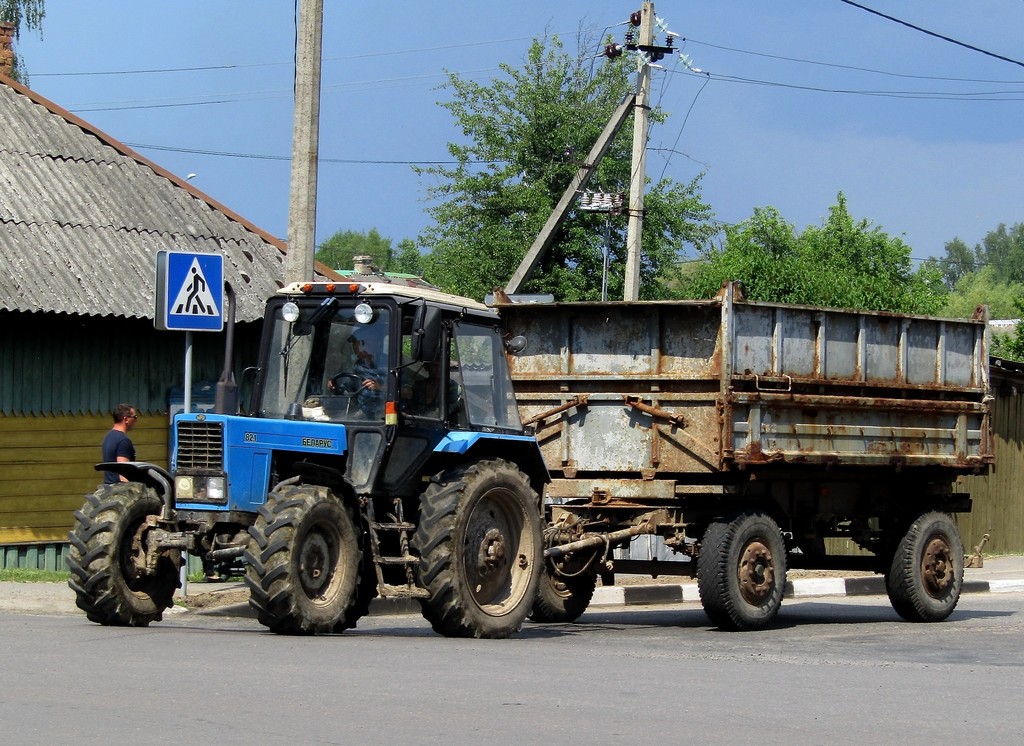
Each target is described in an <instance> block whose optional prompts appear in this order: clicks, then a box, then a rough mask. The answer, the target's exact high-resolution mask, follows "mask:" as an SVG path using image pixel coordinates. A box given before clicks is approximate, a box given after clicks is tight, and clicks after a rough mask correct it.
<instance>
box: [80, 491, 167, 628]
mask: <svg viewBox="0 0 1024 746" xmlns="http://www.w3.org/2000/svg"><path fill="white" fill-rule="evenodd" d="M162 507H163V505H162V502H161V500H160V498H159V497H157V494H156V492H155V491H154V490H152V489H150V488H148V487H146V486H145V485H143V484H139V483H138V482H120V483H118V484H110V485H103V486H101V487H100V488H99V489H97V490H96V492H95V493H93V494H92V495H86V498H85V504H84V505H83V506H82V509H81V510H79V511H76V512H75V526H74V528H73V529H72V530H71V532H70V533H68V541H70V542H71V547H70V550H69V552H68V569H69V570H71V578H70V579H69V580H68V585H70V586H71V589H72V590H73V591H74V592H75V596H76V598H75V603H76V604H77V605H78V608H80V609H82V611H84V612H85V614H86V616H87V617H88V618H89V620H90V621H93V622H96V623H97V624H103V625H109V626H117V627H146V626H148V625H149V623H150V622H158V621H160V620H161V619H162V618H163V612H164V609H166V608H168V607H169V606H170V605H171V604H172V603H173V602H174V591H175V589H176V588H177V587H178V586H179V585H180V581H179V579H178V571H179V569H180V568H181V552H180V551H178V550H176V549H175V550H167V551H166V553H164V554H161V555H160V557H159V558H158V560H157V562H156V566H155V567H154V568H152V569H151V570H149V571H147V565H146V553H147V550H148V548H149V533H150V527H149V524H148V523H147V522H146V519H147V518H148V517H149V516H153V515H159V514H160V510H161V508H162Z"/></svg>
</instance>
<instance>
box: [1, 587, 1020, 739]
mask: <svg viewBox="0 0 1024 746" xmlns="http://www.w3.org/2000/svg"><path fill="white" fill-rule="evenodd" d="M777 622H778V623H777V624H776V625H775V626H774V627H773V628H772V629H769V630H764V631H761V632H754V633H723V632H719V631H717V630H715V629H713V628H711V627H709V626H708V622H707V618H706V617H705V616H704V613H703V611H702V610H701V608H700V605H699V604H694V603H686V604H678V605H674V606H662V607H656V608H654V607H647V608H643V609H637V608H635V607H628V608H625V609H609V610H597V611H591V612H588V613H587V614H585V615H584V616H583V618H582V623H580V624H575V625H548V626H540V625H532V624H528V625H527V626H526V627H525V628H524V629H523V632H522V633H521V634H520V635H519V636H517V637H515V638H513V639H510V640H501V641H486V640H452V639H445V638H442V637H439V636H437V635H435V634H434V633H433V632H432V631H431V630H430V628H429V626H428V625H427V624H426V623H425V622H424V621H423V620H422V619H420V618H418V617H416V616H374V617H367V618H364V619H363V620H361V621H360V623H359V628H358V629H356V630H352V631H349V632H346V633H345V634H343V635H338V636H328V637H320V638H292V637H280V636H276V635H273V634H271V633H268V632H266V631H264V629H263V628H262V627H260V625H259V624H257V623H256V622H255V621H254V620H251V619H246V618H238V617H218V616H209V615H200V614H195V613H182V614H174V615H169V616H168V617H167V619H166V620H165V621H164V622H161V623H159V624H155V625H153V627H151V628H149V629H116V628H104V627H99V626H96V625H93V624H91V623H89V622H87V621H86V620H85V619H84V617H79V616H74V615H62V616H50V615H31V614H11V613H6V612H0V639H2V640H3V648H2V649H3V654H2V670H3V674H4V686H3V687H2V689H0V734H3V735H2V739H3V741H4V742H6V743H17V744H37V743H38V744H52V743H69V742H75V743H76V744H100V743H103V744H110V743H129V742H133V743H182V742H188V743H216V744H236V743H237V744H242V743H244V744H272V743H292V744H378V743H380V744H385V743H386V744H412V743H415V744H435V743H437V744H440V743H444V744H470V743H472V744H477V743H495V744H504V743H514V744H541V743H544V744H575V743H581V744H582V743H585V744H626V743H628V744H635V743H667V744H675V743H679V744H681V743H684V742H697V743H702V744H719V743H720V744H734V743H735V744H738V743H744V744H755V743H756V744H782V743H785V744H803V743H820V744H858V745H862V744H865V743H867V744H901V745H905V744H918V743H921V744H936V743H943V744H949V743H979V744H981V743H983V744H1018V743H1021V742H1022V741H1024V708H1022V707H1021V705H1022V699H1021V697H1022V695H1021V684H1022V683H1024V645H1022V644H1021V641H1022V640H1024V593H1000V594H995V593H989V594H977V595H972V596H964V597H963V598H962V599H961V601H960V606H959V607H958V609H957V610H956V612H954V614H953V616H952V617H951V618H950V619H949V620H948V621H946V622H944V623H941V624H931V625H915V624H908V623H905V622H901V621H899V620H898V618H897V617H896V615H895V613H894V612H893V611H892V610H891V608H890V607H889V604H888V601H887V599H885V597H877V596H865V597H848V598H838V599H837V598H829V599H813V600H797V599H790V600H787V602H786V603H784V604H783V607H782V611H781V613H780V615H779V617H778V620H777Z"/></svg>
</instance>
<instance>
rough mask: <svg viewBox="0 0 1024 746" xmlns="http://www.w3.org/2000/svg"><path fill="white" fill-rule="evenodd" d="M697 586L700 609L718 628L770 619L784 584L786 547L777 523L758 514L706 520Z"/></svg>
mask: <svg viewBox="0 0 1024 746" xmlns="http://www.w3.org/2000/svg"><path fill="white" fill-rule="evenodd" d="M697 587H698V589H699V591H700V600H701V604H702V605H703V606H704V612H705V613H706V614H707V615H708V618H710V619H711V621H712V622H713V623H714V624H715V625H717V626H718V627H719V628H721V629H723V630H730V631H737V630H753V629H761V628H763V627H766V626H768V625H769V624H771V622H772V621H773V620H774V619H775V616H776V614H778V613H779V607H780V606H781V605H782V596H783V593H784V591H785V588H786V547H785V544H784V542H783V540H782V532H781V531H780V529H779V526H778V524H777V523H776V522H775V521H774V520H773V519H772V518H771V517H770V516H767V515H765V514H763V513H744V514H742V515H740V516H738V517H737V518H735V519H733V520H732V521H730V522H728V523H725V522H721V521H719V522H714V523H712V524H710V525H709V526H708V528H707V531H706V532H705V533H704V538H703V540H702V541H701V546H700V554H699V555H698V557H697Z"/></svg>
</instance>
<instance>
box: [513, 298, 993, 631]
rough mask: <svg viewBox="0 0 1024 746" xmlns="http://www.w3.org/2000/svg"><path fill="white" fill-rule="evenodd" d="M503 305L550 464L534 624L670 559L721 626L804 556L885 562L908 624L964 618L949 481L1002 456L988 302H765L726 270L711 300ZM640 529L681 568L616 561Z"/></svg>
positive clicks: (559, 617)
mask: <svg viewBox="0 0 1024 746" xmlns="http://www.w3.org/2000/svg"><path fill="white" fill-rule="evenodd" d="M496 305H497V306H498V307H499V310H500V313H501V317H502V321H503V324H504V326H505V333H506V336H507V337H508V338H512V337H521V338H522V340H521V341H520V343H519V344H516V345H511V346H510V347H511V348H512V349H518V348H520V347H522V349H521V350H520V351H518V352H517V353H515V354H510V355H509V368H510V372H511V376H512V380H513V388H514V391H515V398H516V403H517V405H518V408H519V411H520V415H521V418H522V420H523V423H524V425H526V426H527V427H528V429H530V430H532V432H533V433H534V434H535V436H536V438H537V441H538V443H539V444H540V448H541V452H542V454H543V457H544V461H545V465H546V467H547V469H548V472H549V473H550V476H551V482H550V484H548V485H547V487H546V489H545V494H544V510H545V517H546V528H545V532H544V541H545V553H544V557H545V578H544V580H542V582H541V587H540V591H539V597H538V600H537V602H536V603H535V605H534V608H533V612H532V618H533V619H534V620H536V621H541V622H545V621H546V622H568V621H573V620H575V619H576V618H578V617H579V616H580V614H582V613H583V611H584V610H585V609H586V607H587V605H588V604H589V602H590V600H591V598H592V596H593V593H594V589H595V586H596V584H597V580H598V578H601V579H602V580H603V581H604V582H613V580H614V576H615V574H616V573H643V574H651V575H669V574H678V575H686V576H691V577H696V578H697V583H698V588H699V590H700V595H701V601H702V603H703V606H704V609H705V611H706V612H707V614H708V616H709V617H710V618H711V620H712V621H713V622H714V623H715V624H717V625H718V626H720V627H722V628H724V629H737V630H745V629H755V628H759V627H764V626H766V625H768V624H770V623H771V622H772V620H773V619H774V618H775V616H776V614H777V613H778V610H779V606H780V604H781V601H782V596H783V593H784V591H785V585H786V572H787V568H797V567H800V568H822V569H836V568H856V569H864V570H870V571H873V572H876V573H880V574H882V575H884V576H885V581H886V588H887V590H888V595H889V599H890V601H891V603H892V605H893V608H894V609H895V610H896V611H897V612H898V613H899V615H900V616H901V617H903V618H905V619H907V620H910V621H939V620H942V619H945V618H946V617H948V616H949V614H950V613H952V611H953V609H954V608H955V606H956V604H957V601H958V599H959V595H960V590H961V587H962V584H963V566H964V557H963V545H962V542H961V539H960V537H959V535H958V532H957V529H956V525H955V523H954V521H953V518H952V516H951V514H953V513H957V512H967V511H969V510H970V508H971V501H970V497H969V496H968V495H965V494H960V493H956V492H954V490H953V485H954V484H955V482H956V481H957V479H958V478H959V477H960V476H961V475H965V474H980V473H985V472H986V471H987V470H988V468H989V467H990V465H991V464H992V462H993V455H992V453H993V449H992V437H991V434H990V412H989V407H990V402H991V395H990V384H989V376H988V346H989V340H988V328H987V319H986V313H985V311H984V309H980V310H979V312H978V313H977V314H976V315H975V317H974V318H973V319H970V320H952V319H939V318H930V317H923V316H911V315H898V314H891V313H877V312H863V311H850V310H842V309H831V308H816V307H807V306H793V305H783V304H775V303H759V302H751V301H747V300H745V298H744V297H743V293H742V287H741V286H740V285H739V284H735V283H730V284H727V285H725V286H723V289H722V292H721V293H720V294H719V295H718V297H717V298H715V299H713V300H705V301H672V302H653V301H652V302H646V301H644V302H616V303H515V302H511V301H510V300H509V299H508V298H507V297H505V298H502V299H501V300H500V301H499V302H498V303H497V304H496ZM523 345H525V347H524V346H523ZM644 535H649V536H656V537H660V538H659V541H660V542H663V543H664V546H665V547H667V548H668V550H670V551H671V552H672V554H673V556H674V557H675V558H676V559H677V560H678V561H658V562H643V561H638V560H630V559H617V558H616V556H615V553H614V551H613V550H615V549H616V548H621V547H626V546H628V544H629V542H630V541H631V540H632V539H633V538H634V537H637V536H644ZM848 546H849V547H853V550H852V551H847V550H845V547H848ZM840 549H842V551H840Z"/></svg>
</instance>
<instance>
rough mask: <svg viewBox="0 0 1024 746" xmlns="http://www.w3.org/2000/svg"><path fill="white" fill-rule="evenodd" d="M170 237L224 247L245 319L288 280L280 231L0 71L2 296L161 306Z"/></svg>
mask: <svg viewBox="0 0 1024 746" xmlns="http://www.w3.org/2000/svg"><path fill="white" fill-rule="evenodd" d="M161 249H167V250H171V251H186V252H212V253H220V254H223V255H224V279H225V280H226V281H228V282H230V283H231V286H232V287H233V288H234V290H235V293H236V295H237V301H238V302H237V318H238V320H239V321H252V320H255V319H259V318H261V317H262V315H263V303H264V301H265V300H266V298H267V297H268V296H269V295H271V294H272V293H274V292H275V291H276V290H277V289H278V288H280V287H282V286H283V284H284V253H285V251H286V249H285V245H284V243H283V242H282V241H281V240H280V239H277V238H274V237H273V236H271V235H269V234H268V233H266V232H265V231H263V230H261V229H259V228H257V227H256V226H255V225H253V224H251V223H250V222H248V221H247V220H245V219H244V218H242V217H240V216H239V215H237V214H235V213H233V212H232V211H231V210H228V209H227V208H225V207H224V206H223V205H220V204H219V203H217V202H216V201H215V200H213V199H212V198H210V197H209V196H207V195H206V194H204V193H202V192H201V191H199V190H198V189H196V188H194V187H193V186H192V185H191V184H189V183H187V182H186V181H184V180H183V179H180V178H178V177H177V176H175V175H173V174H171V173H169V172H168V171H165V170H164V169H162V168H160V167H159V166H157V165H156V164H155V163H152V162H151V161H149V160H147V159H146V158H143V157H142V156H140V155H139V154H137V153H135V152H134V151H132V150H131V149H130V148H128V147H126V146H125V145H122V144H121V143H119V142H117V141H116V140H114V139H113V138H111V137H109V136H108V135H106V134H104V133H103V132H101V131H99V130H97V129H96V128H94V127H93V126H92V125H90V124H89V123H88V122H85V121H84V120H82V119H79V118H78V117H76V116H75V115H73V114H71V113H69V112H67V111H65V110H63V109H61V108H60V107H59V106H57V105H55V104H53V103H52V102H50V101H47V100H46V99H44V98H42V97H41V96H38V95H37V94H35V93H33V92H32V91H30V90H28V89H26V88H23V87H22V86H20V85H18V84H17V83H14V82H13V81H11V80H10V79H8V78H5V77H3V76H2V75H0V308H6V309H9V310H13V311H26V312H38V311H47V312H54V313H66V314H73V315H86V316H124V317H129V318H153V315H154V305H155V299H154V287H153V286H154V282H155V275H156V253H157V251H159V250H161ZM317 277H318V278H319V279H339V277H338V276H337V275H335V274H334V273H333V272H331V271H330V270H329V269H328V268H326V267H324V266H322V265H320V264H318V265H317Z"/></svg>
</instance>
